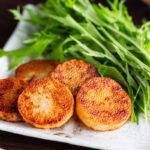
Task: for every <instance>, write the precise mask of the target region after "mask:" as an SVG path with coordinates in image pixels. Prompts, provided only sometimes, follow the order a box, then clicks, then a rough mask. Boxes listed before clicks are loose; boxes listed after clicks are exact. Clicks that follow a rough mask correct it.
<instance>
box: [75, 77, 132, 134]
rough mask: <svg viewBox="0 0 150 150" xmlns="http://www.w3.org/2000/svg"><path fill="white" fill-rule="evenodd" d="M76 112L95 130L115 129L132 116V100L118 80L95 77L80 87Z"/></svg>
mask: <svg viewBox="0 0 150 150" xmlns="http://www.w3.org/2000/svg"><path fill="white" fill-rule="evenodd" d="M76 112H77V115H78V117H79V118H80V120H81V121H82V122H83V123H84V124H85V125H87V126H88V127H90V128H92V129H94V130H99V131H106V130H114V129H117V128H119V127H121V126H122V125H123V124H124V123H125V122H126V121H127V120H128V118H129V117H130V114H131V100H130V98H129V96H128V94H127V93H126V92H125V91H124V90H123V89H122V87H121V86H120V85H119V84H118V83H117V82H116V81H114V80H112V79H109V78H102V77H95V78H92V79H90V80H88V81H87V82H86V83H85V84H83V85H82V87H81V88H80V90H79V92H78V94H77V97H76Z"/></svg>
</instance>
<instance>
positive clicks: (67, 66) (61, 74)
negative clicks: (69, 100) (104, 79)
mask: <svg viewBox="0 0 150 150" xmlns="http://www.w3.org/2000/svg"><path fill="white" fill-rule="evenodd" d="M97 76H99V74H98V72H97V69H96V68H95V67H94V66H92V65H90V64H87V63H85V62H84V61H82V60H70V61H66V62H64V63H63V64H59V65H58V66H57V67H56V68H55V69H54V71H53V72H52V74H51V77H52V78H54V79H57V80H59V81H60V82H61V83H63V84H64V85H66V86H67V87H68V88H69V89H70V90H71V92H72V94H73V96H74V97H75V96H76V94H77V92H78V90H79V89H80V87H81V85H82V84H83V83H84V82H85V81H86V80H88V79H90V78H91V77H97Z"/></svg>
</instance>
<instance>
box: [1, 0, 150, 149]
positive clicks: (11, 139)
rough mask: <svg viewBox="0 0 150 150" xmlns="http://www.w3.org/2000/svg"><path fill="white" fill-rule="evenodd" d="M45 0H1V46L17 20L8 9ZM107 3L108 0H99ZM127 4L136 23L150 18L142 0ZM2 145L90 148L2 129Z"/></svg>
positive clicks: (9, 147) (134, 0) (131, 0)
mask: <svg viewBox="0 0 150 150" xmlns="http://www.w3.org/2000/svg"><path fill="white" fill-rule="evenodd" d="M44 1H45V0H0V8H1V9H0V19H1V20H0V48H1V47H3V45H4V44H5V42H6V41H7V39H8V38H9V36H10V35H11V33H12V31H13V30H14V28H15V26H16V24H17V21H15V20H14V19H13V16H12V15H11V14H10V13H9V12H8V9H13V8H16V7H17V6H18V5H20V6H23V5H25V4H27V3H32V4H37V3H38V2H44ZM96 2H102V3H104V4H106V0H97V1H96ZM126 5H127V7H128V10H129V13H130V14H131V15H132V17H133V20H134V22H135V23H136V24H140V23H141V20H142V18H143V17H144V18H147V19H148V20H150V11H149V9H148V6H146V5H145V4H144V3H142V2H141V1H140V0H127V2H126ZM0 147H1V148H4V149H6V150H62V149H64V150H88V148H84V147H78V146H73V145H69V144H63V143H58V142H52V141H46V140H40V139H35V138H29V137H25V136H20V135H15V134H11V133H7V132H2V131H0Z"/></svg>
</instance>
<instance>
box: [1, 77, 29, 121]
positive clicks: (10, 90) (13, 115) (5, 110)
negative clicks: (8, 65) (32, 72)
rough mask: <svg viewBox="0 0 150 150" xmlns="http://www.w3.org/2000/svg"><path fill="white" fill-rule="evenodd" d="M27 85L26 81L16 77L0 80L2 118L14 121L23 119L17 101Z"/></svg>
mask: <svg viewBox="0 0 150 150" xmlns="http://www.w3.org/2000/svg"><path fill="white" fill-rule="evenodd" d="M27 85H28V83H27V82H26V81H23V80H20V79H15V78H8V79H1V80H0V119H3V120H6V121H13V122H17V121H22V117H21V115H20V114H19V112H18V108H17V101H18V97H19V95H20V94H21V92H22V91H23V90H24V88H26V86H27Z"/></svg>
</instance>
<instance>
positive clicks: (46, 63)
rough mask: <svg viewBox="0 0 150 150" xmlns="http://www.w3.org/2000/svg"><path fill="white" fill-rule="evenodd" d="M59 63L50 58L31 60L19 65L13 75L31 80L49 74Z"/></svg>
mask: <svg viewBox="0 0 150 150" xmlns="http://www.w3.org/2000/svg"><path fill="white" fill-rule="evenodd" d="M58 64H59V63H58V62H56V61H52V60H32V61H30V62H27V63H25V64H22V65H20V66H19V67H18V68H17V69H16V71H15V77H16V78H19V79H23V80H26V81H28V82H33V81H35V80H37V79H42V78H44V77H48V76H50V74H51V72H52V71H53V70H54V69H55V67H56V66H57V65H58Z"/></svg>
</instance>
